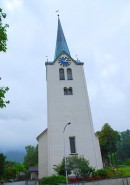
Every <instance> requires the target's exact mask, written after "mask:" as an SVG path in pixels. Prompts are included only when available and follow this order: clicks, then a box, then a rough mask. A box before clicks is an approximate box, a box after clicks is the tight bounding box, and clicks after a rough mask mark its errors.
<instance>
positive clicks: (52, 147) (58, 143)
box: [37, 16, 102, 178]
mask: <svg viewBox="0 0 130 185" xmlns="http://www.w3.org/2000/svg"><path fill="white" fill-rule="evenodd" d="M46 77H47V119H48V124H47V127H48V128H47V129H45V130H44V131H43V132H42V133H41V134H40V135H39V136H38V137H37V140H38V146H39V151H38V152H39V178H42V177H44V176H48V175H52V174H53V173H54V171H53V166H54V165H58V164H59V163H60V162H61V160H62V159H63V157H64V155H66V156H70V155H83V156H84V157H85V158H86V159H87V160H89V163H90V165H91V166H93V167H95V168H96V169H101V168H102V159H101V153H100V147H99V142H98V138H97V136H96V135H95V133H94V129H93V122H92V116H91V110H90V104H89V98H88V92H87V87H86V81H85V75H84V69H83V63H82V62H80V61H79V60H74V59H73V58H72V57H71V54H70V51H69V48H68V45H67V42H66V39H65V36H64V33H63V30H62V27H61V23H60V19H59V16H58V30H57V40H56V48H55V56H54V61H53V62H46ZM64 149H65V150H64Z"/></svg>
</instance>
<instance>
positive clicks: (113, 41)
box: [0, 0, 130, 151]
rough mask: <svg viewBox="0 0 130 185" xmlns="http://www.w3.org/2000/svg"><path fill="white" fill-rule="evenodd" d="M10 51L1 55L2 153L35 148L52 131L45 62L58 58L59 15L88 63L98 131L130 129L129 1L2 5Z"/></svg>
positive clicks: (28, 0) (43, 0) (46, 0)
mask: <svg viewBox="0 0 130 185" xmlns="http://www.w3.org/2000/svg"><path fill="white" fill-rule="evenodd" d="M0 7H1V8H2V9H3V12H5V13H7V18H6V19H5V23H8V24H9V29H8V32H7V34H8V42H7V47H8V50H7V52H6V53H2V52H1V53H0V77H2V80H1V81H0V86H8V87H9V88H10V90H9V92H8V93H7V96H6V99H7V100H10V104H9V105H8V106H7V108H6V109H1V110H0V150H2V151H3V150H10V149H13V148H17V149H20V148H24V147H25V146H26V145H29V144H31V145H35V144H36V143H37V141H36V137H37V136H38V135H39V134H40V133H41V132H42V131H43V130H44V129H45V128H46V127H47V121H46V120H47V104H46V69H45V61H46V56H48V59H49V61H53V59H54V51H55V43H56V34H57V14H56V12H55V11H56V10H60V20H61V24H62V28H63V31H64V34H65V37H66V40H67V43H68V46H69V50H70V53H71V56H72V58H74V59H76V55H77V56H78V58H79V59H80V60H81V61H82V62H84V71H85V76H86V81H87V88H88V93H89V99H90V105H91V112H92V117H93V124H94V130H95V132H96V131H97V130H101V128H102V126H103V124H104V123H109V124H110V125H111V127H112V128H113V129H115V130H118V131H125V130H126V129H130V126H129V125H130V97H129V96H130V1H129V0H125V1H122V0H115V1H113V0H109V1H107V0H76V1H75V0H66V1H61V0H37V1H36V0H0Z"/></svg>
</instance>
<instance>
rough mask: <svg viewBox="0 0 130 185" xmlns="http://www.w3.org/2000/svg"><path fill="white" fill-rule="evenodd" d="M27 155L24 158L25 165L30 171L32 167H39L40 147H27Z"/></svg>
mask: <svg viewBox="0 0 130 185" xmlns="http://www.w3.org/2000/svg"><path fill="white" fill-rule="evenodd" d="M25 150H26V155H25V157H24V164H25V166H26V168H27V169H28V168H29V167H30V166H37V164H38V145H37V146H36V147H35V146H31V145H28V146H26V147H25Z"/></svg>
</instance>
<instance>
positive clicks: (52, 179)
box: [40, 175, 66, 185]
mask: <svg viewBox="0 0 130 185" xmlns="http://www.w3.org/2000/svg"><path fill="white" fill-rule="evenodd" d="M57 183H66V178H65V176H62V175H52V176H49V177H44V178H42V179H41V180H40V185H42V184H57Z"/></svg>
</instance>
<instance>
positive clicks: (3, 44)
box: [0, 8, 9, 52]
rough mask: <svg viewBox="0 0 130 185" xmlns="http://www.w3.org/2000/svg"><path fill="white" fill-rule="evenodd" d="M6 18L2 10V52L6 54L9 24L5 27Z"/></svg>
mask: <svg viewBox="0 0 130 185" xmlns="http://www.w3.org/2000/svg"><path fill="white" fill-rule="evenodd" d="M5 18H6V14H5V13H3V12H2V9H1V8H0V51H3V52H6V50H7V44H6V42H7V27H9V25H8V24H5V25H3V23H2V19H5Z"/></svg>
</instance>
